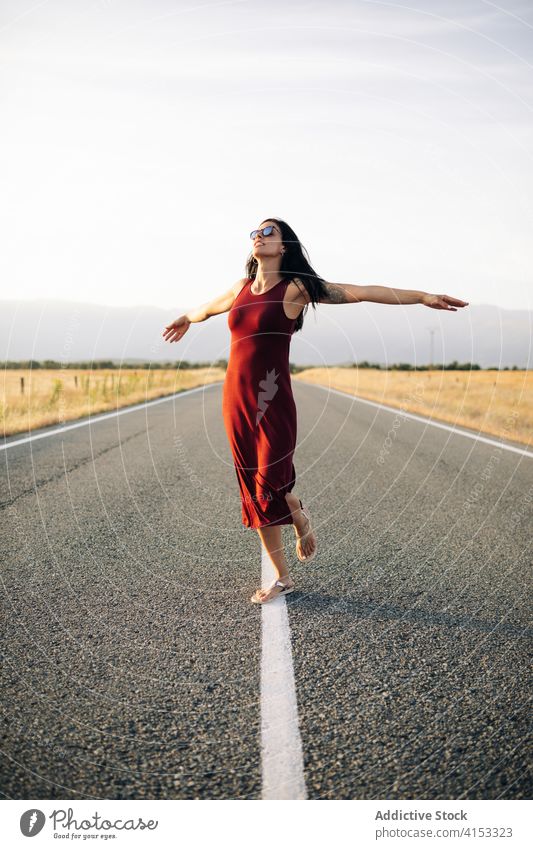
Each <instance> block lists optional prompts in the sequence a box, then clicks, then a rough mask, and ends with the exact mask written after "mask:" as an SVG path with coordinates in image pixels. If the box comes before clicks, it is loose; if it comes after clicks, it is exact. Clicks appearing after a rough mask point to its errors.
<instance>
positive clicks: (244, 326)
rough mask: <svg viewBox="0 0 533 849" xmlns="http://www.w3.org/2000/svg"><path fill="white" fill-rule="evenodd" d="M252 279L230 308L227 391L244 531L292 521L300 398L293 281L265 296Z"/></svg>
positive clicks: (228, 422)
mask: <svg viewBox="0 0 533 849" xmlns="http://www.w3.org/2000/svg"><path fill="white" fill-rule="evenodd" d="M252 283H253V280H252V278H247V280H246V283H245V284H244V286H243V288H242V289H241V291H240V292H239V294H238V295H237V297H236V298H235V300H234V302H233V305H232V307H231V309H230V311H229V314H228V326H229V329H230V331H231V346H230V355H229V360H228V367H227V370H226V376H225V380H224V388H223V392H222V414H223V418H224V426H225V429H226V434H227V436H228V440H229V443H230V447H231V452H232V455H233V463H234V466H235V473H236V475H237V481H238V484H239V489H240V495H241V505H242V524H243V527H244V528H245V529H247V528H253V529H255V528H259V527H264V526H266V525H290V524H292V516H291V512H290V510H289V505H288V504H287V502H286V500H285V493H287V492H291V490H292V488H293V486H294V483H295V479H296V471H295V468H294V464H293V454H294V449H295V447H296V404H295V402H294V398H293V394H292V387H291V378H290V370H289V348H290V342H291V336H292V333H293V331H294V327H295V325H296V319H291V318H288V317H287V316H286V315H285V310H284V309H283V298H284V296H285V291H286V289H287V286H288V285H289V283H290V280H289V279H287V280H280V281H279V283H276V285H275V286H273V287H271V288H270V289H269V290H268V291H267V292H262V293H261V294H258V295H254V293H253V292H252V291H251V288H252Z"/></svg>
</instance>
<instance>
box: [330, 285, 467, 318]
mask: <svg viewBox="0 0 533 849" xmlns="http://www.w3.org/2000/svg"><path fill="white" fill-rule="evenodd" d="M324 285H325V288H326V290H327V295H326V296H325V297H321V298H320V302H321V303H322V304H357V303H359V302H360V301H374V302H375V303H377V304H424V306H426V307H432V308H433V309H437V310H451V311H452V312H457V307H467V306H468V301H461V300H459V298H452V296H451V295H431V294H430V293H429V292H419V291H418V290H416V289H392V288H391V287H390V286H355V285H354V284H352V283H325V284H324Z"/></svg>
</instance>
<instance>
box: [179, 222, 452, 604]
mask: <svg viewBox="0 0 533 849" xmlns="http://www.w3.org/2000/svg"><path fill="white" fill-rule="evenodd" d="M250 238H251V239H252V240H253V243H254V247H253V251H252V253H251V254H250V256H249V257H248V260H247V263H246V277H245V278H242V279H241V280H238V281H237V283H235V285H234V286H232V287H231V289H229V290H228V291H227V292H225V293H224V294H222V295H220V296H219V297H218V298H215V299H214V300H212V301H210V302H209V303H207V304H204V305H202V306H201V307H199V308H198V309H196V310H191V311H189V312H187V313H186V314H185V315H182V316H180V317H179V318H177V319H176V321H173V322H172V324H169V325H168V326H167V327H166V328H165V331H164V333H163V336H164V338H165V339H166V341H168V342H177V341H179V340H180V339H181V338H182V336H183V335H184V333H186V332H187V330H188V329H189V327H190V325H191V323H192V322H197V321H205V320H206V319H207V318H210V317H211V316H213V315H218V314H219V313H224V312H228V313H229V316H228V325H229V328H230V330H231V350H230V357H229V362H228V368H227V372H226V377H225V380H224V390H223V400H222V411H223V418H224V425H225V428H226V433H227V435H228V439H229V442H230V446H231V451H232V455H233V461H234V466H235V472H236V475H237V480H238V484H239V489H240V493H241V502H242V521H243V525H244V527H246V528H253V529H255V530H257V532H258V534H259V536H260V538H261V542H262V543H263V546H264V547H265V549H266V551H267V552H268V555H269V557H270V560H271V561H272V564H273V566H274V570H275V573H276V575H277V578H276V579H275V580H274V581H273V583H272V584H271V586H270V587H268V588H267V589H258V590H256V591H255V593H254V594H253V595H252V597H251V599H250V600H251V601H252V602H253V603H256V604H264V603H266V602H268V601H271V600H272V599H273V598H276V597H277V596H278V595H287V594H288V593H290V592H292V591H293V590H294V581H293V580H292V579H291V577H290V576H289V569H288V565H287V561H286V559H285V554H284V551H283V546H282V540H281V525H288V524H292V525H294V530H295V534H296V554H297V557H298V559H299V560H301V561H304V562H309V561H310V560H312V559H313V557H315V555H316V552H317V540H316V536H315V534H314V532H313V529H312V527H311V518H310V516H309V511H308V510H307V509H306V508H304V506H303V504H302V502H301V501H300V499H299V498H298V496H296V495H295V494H294V493H293V491H292V490H293V487H294V483H295V477H296V473H295V469H294V465H293V454H294V449H295V447H296V406H295V403H294V398H293V395H292V389H291V381H290V372H289V346H290V340H291V336H292V334H293V333H294V332H296V331H298V330H301V328H302V325H303V317H304V314H305V313H306V311H307V309H308V306H309V304H312V305H313V309H314V308H315V304H317V303H322V304H355V303H360V302H361V301H374V302H377V303H382V304H424V305H425V306H427V307H433V308H434V309H442V310H451V311H453V312H456V311H457V307H464V306H467V302H466V301H460V300H458V299H457V298H452V297H450V296H449V295H430V294H428V293H427V292H418V291H413V290H410V289H391V288H389V287H387V286H356V285H350V284H347V283H343V284H340V283H328V282H326V281H325V280H324V279H323V278H322V277H319V276H318V275H317V274H316V272H315V271H314V270H313V268H312V267H311V265H310V263H309V259H308V256H307V252H306V251H305V248H304V247H303V245H302V244H301V243H300V240H299V239H298V237H297V235H296V233H295V232H294V230H292V228H291V227H289V225H288V224H286V223H285V221H282V220H280V219H279V218H267V219H265V220H264V221H263V222H262V224H261V225H260V227H259V229H257V230H252V232H251V233H250Z"/></svg>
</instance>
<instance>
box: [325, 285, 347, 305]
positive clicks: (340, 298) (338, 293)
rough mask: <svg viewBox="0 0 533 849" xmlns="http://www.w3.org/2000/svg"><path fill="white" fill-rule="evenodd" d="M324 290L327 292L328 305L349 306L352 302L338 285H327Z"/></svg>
mask: <svg viewBox="0 0 533 849" xmlns="http://www.w3.org/2000/svg"><path fill="white" fill-rule="evenodd" d="M324 288H325V289H326V291H327V293H328V294H327V300H326V301H325V303H327V304H349V303H351V301H350V300H349V299H348V295H347V294H346V292H345V291H344V289H343V288H342V286H339V285H338V284H337V283H325V284H324Z"/></svg>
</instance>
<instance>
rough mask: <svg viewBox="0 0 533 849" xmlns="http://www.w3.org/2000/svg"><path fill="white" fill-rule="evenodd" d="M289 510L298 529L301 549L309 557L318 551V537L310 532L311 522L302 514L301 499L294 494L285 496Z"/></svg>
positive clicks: (290, 493)
mask: <svg viewBox="0 0 533 849" xmlns="http://www.w3.org/2000/svg"><path fill="white" fill-rule="evenodd" d="M285 499H286V501H287V504H288V505H289V510H290V511H291V514H292V522H293V525H294V527H295V529H296V535H297V536H298V537H299V538H300V549H301V553H302V554H303V555H304V557H309V556H310V555H311V554H312V553H313V551H314V550H315V549H316V537H315V534H314V532H313V530H312V529H311V530H309V522H308V521H307V519H306V518H305V516H304V515H303V513H302V508H301V507H300V499H299V498H298V496H297V495H295V494H294V493H293V492H288V493H287V494H286V496H285Z"/></svg>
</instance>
